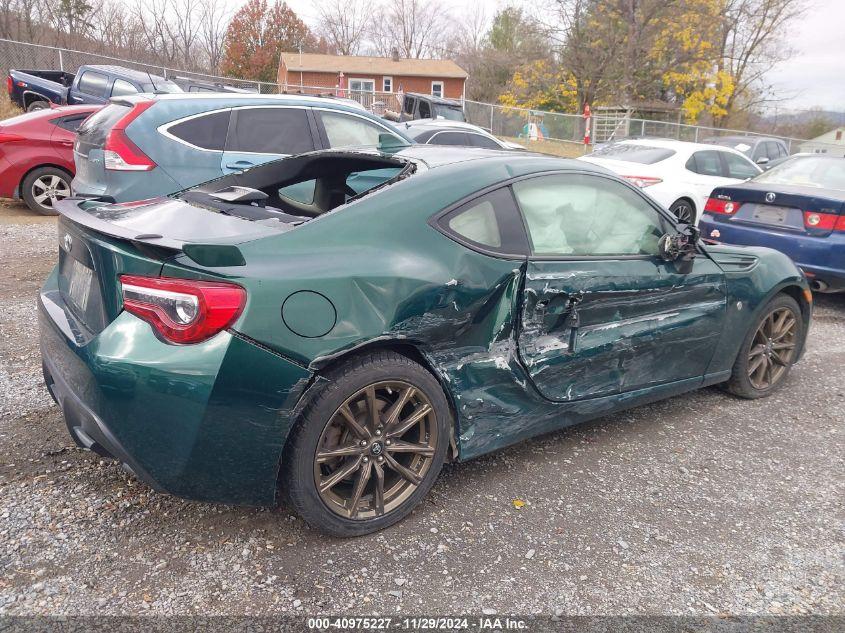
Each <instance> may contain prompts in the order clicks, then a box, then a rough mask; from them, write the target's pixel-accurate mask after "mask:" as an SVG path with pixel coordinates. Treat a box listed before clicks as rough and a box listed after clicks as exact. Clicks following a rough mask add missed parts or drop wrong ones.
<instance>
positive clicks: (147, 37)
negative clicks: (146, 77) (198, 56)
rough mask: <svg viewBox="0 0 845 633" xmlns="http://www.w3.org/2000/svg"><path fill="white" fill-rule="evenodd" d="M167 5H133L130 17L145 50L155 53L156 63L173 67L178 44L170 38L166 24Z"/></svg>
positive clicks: (157, 1) (151, 1)
mask: <svg viewBox="0 0 845 633" xmlns="http://www.w3.org/2000/svg"><path fill="white" fill-rule="evenodd" d="M169 4H170V2H169V0H148V1H147V2H146V3H145V5H144V6H141V4H137V5H135V7H134V8H133V12H132V16H133V17H134V19H135V22H136V24H137V28H138V29H139V34H140V35H141V37H142V39H143V41H144V44H145V46H146V48H147V50H149V51H151V52H154V53H155V57H156V61H158V62H159V63H161V64H165V65H175V62H176V60H177V58H178V57H179V43H178V42H177V41H175V40H174V38H173V37H172V34H171V31H170V28H169V27H168V24H167V16H168V12H169Z"/></svg>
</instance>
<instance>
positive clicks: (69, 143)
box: [56, 140, 73, 147]
mask: <svg viewBox="0 0 845 633" xmlns="http://www.w3.org/2000/svg"><path fill="white" fill-rule="evenodd" d="M56 142H57V143H58V144H59V145H62V146H64V147H73V141H68V140H61V141H56Z"/></svg>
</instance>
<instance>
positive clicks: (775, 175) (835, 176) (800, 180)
mask: <svg viewBox="0 0 845 633" xmlns="http://www.w3.org/2000/svg"><path fill="white" fill-rule="evenodd" d="M754 181H755V182H764V183H767V184H772V185H794V186H799V187H818V188H819V189H836V190H838V191H845V158H822V157H815V156H796V157H794V158H791V159H789V160H787V161H784V162H782V163H781V164H780V165H776V166H775V167H772V168H771V169H770V170H769V171H766V172H763V173H762V174H760V175H759V176H757V177H756V178H755V179H754Z"/></svg>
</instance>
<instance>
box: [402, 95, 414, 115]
mask: <svg viewBox="0 0 845 633" xmlns="http://www.w3.org/2000/svg"><path fill="white" fill-rule="evenodd" d="M402 110H403V111H404V112H405V114H413V113H414V98H413V97H408V96H405V97H402Z"/></svg>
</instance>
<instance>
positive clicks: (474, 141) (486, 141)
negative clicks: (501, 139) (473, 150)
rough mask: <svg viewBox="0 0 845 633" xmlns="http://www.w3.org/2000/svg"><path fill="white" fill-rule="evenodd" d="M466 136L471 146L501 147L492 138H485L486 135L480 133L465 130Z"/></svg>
mask: <svg viewBox="0 0 845 633" xmlns="http://www.w3.org/2000/svg"><path fill="white" fill-rule="evenodd" d="M467 137H468V138H469V144H470V145H472V146H473V147H483V148H485V149H502V146H501V145H499V144H498V143H497V142H496V141H494V140H493V139H492V138H487V137H486V136H482V135H481V134H472V133H471V132H467Z"/></svg>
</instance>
